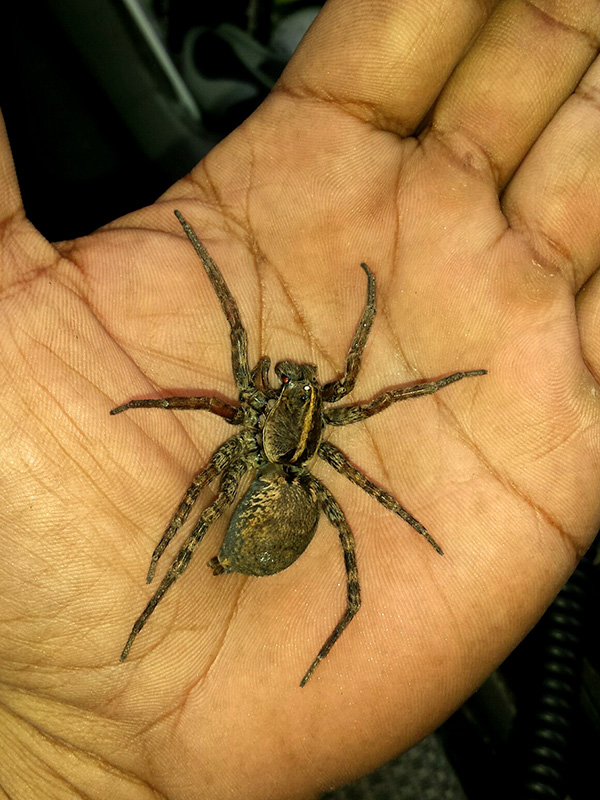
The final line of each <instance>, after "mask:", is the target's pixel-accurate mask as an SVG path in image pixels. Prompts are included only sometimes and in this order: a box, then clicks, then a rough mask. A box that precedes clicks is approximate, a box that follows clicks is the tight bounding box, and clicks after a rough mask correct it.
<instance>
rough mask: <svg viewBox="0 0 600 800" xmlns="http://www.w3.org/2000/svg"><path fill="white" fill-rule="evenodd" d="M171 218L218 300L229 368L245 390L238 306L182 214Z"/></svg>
mask: <svg viewBox="0 0 600 800" xmlns="http://www.w3.org/2000/svg"><path fill="white" fill-rule="evenodd" d="M175 216H176V217H177V219H178V220H179V222H180V223H181V227H182V228H183V230H184V231H185V235H186V236H187V237H188V239H189V240H190V242H191V243H192V246H193V248H194V250H195V251H196V253H197V254H198V256H199V257H200V260H201V261H202V264H203V266H204V269H205V270H206V274H207V275H208V279H209V281H210V282H211V284H212V287H213V289H214V290H215V293H216V295H217V297H218V298H219V302H220V304H221V308H222V309H223V313H224V314H225V317H226V319H227V322H228V323H229V327H230V328H231V365H232V369H233V377H234V380H235V383H236V386H237V387H238V389H239V390H240V391H242V390H243V389H248V388H249V387H250V386H251V385H252V384H251V376H250V367H249V365H248V335H247V334H246V330H245V328H244V326H243V325H242V320H241V317H240V310H239V308H238V305H237V303H236V302H235V299H234V298H233V295H232V294H231V292H230V291H229V287H228V286H227V284H226V283H225V278H224V277H223V276H222V275H221V270H220V269H219V268H218V266H217V265H216V264H215V262H214V261H213V260H212V258H211V257H210V256H209V254H208V251H207V250H206V248H205V247H204V245H203V244H202V242H201V241H200V239H199V238H198V237H197V236H196V233H195V232H194V230H193V229H192V227H191V226H190V225H189V223H188V222H187V221H186V219H185V218H184V216H183V214H181V212H179V211H175Z"/></svg>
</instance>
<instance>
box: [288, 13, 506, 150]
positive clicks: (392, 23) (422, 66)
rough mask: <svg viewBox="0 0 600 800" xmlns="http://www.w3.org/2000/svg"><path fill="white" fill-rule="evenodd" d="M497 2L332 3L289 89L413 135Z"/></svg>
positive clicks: (293, 70)
mask: <svg viewBox="0 0 600 800" xmlns="http://www.w3.org/2000/svg"><path fill="white" fill-rule="evenodd" d="M494 5H495V2H494V0H484V2H475V1H474V0H471V1H470V2H466V1H463V2H461V3H457V2H456V0H436V1H435V2H427V3H423V2H422V0H407V1H406V2H403V3H399V2H397V0H394V1H393V2H390V0H329V2H328V3H327V4H326V5H325V7H324V8H323V10H322V11H321V13H320V14H319V16H318V17H317V20H316V21H315V23H314V25H313V27H312V28H311V29H310V31H309V33H308V35H307V36H306V38H305V40H304V41H303V43H302V45H301V46H300V47H299V49H298V50H297V51H296V54H295V55H294V58H293V59H292V61H291V62H290V64H289V66H288V68H287V69H286V71H285V73H284V75H283V77H282V79H281V84H280V85H281V86H283V87H285V88H287V89H288V90H290V91H293V92H295V93H306V94H308V95H310V96H315V95H316V96H318V97H320V98H321V99H325V100H328V101H333V102H335V103H339V104H341V105H342V106H343V107H345V108H347V109H348V110H349V112H350V113H352V114H354V115H356V116H358V117H360V118H361V119H364V120H366V121H368V122H370V123H371V124H373V125H376V126H377V127H380V128H384V129H386V130H392V131H395V132H398V133H400V134H408V133H411V132H412V131H413V130H414V129H415V127H416V126H417V125H418V124H419V122H420V121H421V119H422V118H423V115H424V114H425V112H426V111H427V110H428V109H429V108H430V106H431V105H432V103H433V102H434V100H435V98H436V97H437V95H438V93H439V92H440V90H441V88H442V86H443V85H444V83H445V82H446V80H447V79H448V76H449V75H450V74H451V72H452V70H453V69H454V67H455V65H456V62H457V61H458V60H459V59H460V58H461V57H462V55H463V53H464V52H465V50H466V49H467V48H468V46H469V42H470V41H471V39H472V38H473V36H474V35H475V34H476V33H477V31H478V30H479V28H480V27H481V25H483V23H484V22H485V20H486V18H487V15H488V13H489V9H490V8H491V7H492V6H494Z"/></svg>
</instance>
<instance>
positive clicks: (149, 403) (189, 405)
mask: <svg viewBox="0 0 600 800" xmlns="http://www.w3.org/2000/svg"><path fill="white" fill-rule="evenodd" d="M130 408H167V409H168V408H175V409H179V410H189V409H200V410H203V411H210V413H211V414H217V416H219V417H222V418H223V419H224V420H225V421H226V422H229V424H230V425H241V424H242V423H243V421H244V412H243V411H242V409H241V408H239V407H238V406H232V405H230V404H229V403H226V402H225V401H224V400H220V399H219V398H218V397H159V398H156V399H149V398H144V399H143V400H130V401H129V402H128V403H124V404H123V405H122V406H117V407H116V408H113V409H111V411H110V413H111V414H113V415H114V414H120V413H121V412H122V411H128V410H129V409H130Z"/></svg>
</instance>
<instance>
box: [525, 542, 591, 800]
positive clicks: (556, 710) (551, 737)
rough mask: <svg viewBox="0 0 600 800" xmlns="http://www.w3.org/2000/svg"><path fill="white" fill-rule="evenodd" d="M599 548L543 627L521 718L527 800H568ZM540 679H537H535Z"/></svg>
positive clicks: (564, 591) (554, 605)
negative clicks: (593, 576) (532, 677)
mask: <svg viewBox="0 0 600 800" xmlns="http://www.w3.org/2000/svg"><path fill="white" fill-rule="evenodd" d="M591 551H595V548H594V547H592V548H590V551H588V554H587V555H586V556H585V557H584V558H583V559H582V561H581V562H580V564H579V566H578V567H577V569H576V570H575V572H574V573H573V575H572V576H571V578H570V579H569V581H568V583H567V584H566V585H565V587H564V588H563V589H562V590H561V592H560V593H559V595H558V596H557V598H556V600H555V601H554V602H553V603H552V605H551V606H550V608H549V609H548V611H547V612H546V614H545V615H544V617H543V618H542V620H541V621H540V623H539V626H538V633H539V644H538V654H539V665H538V669H535V670H534V674H535V675H536V678H535V681H534V685H532V686H531V687H530V691H531V693H530V696H529V700H528V702H527V707H528V710H527V712H526V713H525V714H524V716H523V717H522V716H521V715H518V717H517V725H518V728H519V733H518V740H519V742H520V747H519V750H520V753H519V756H520V757H519V758H518V762H520V765H521V769H520V776H519V780H518V785H519V790H520V791H519V794H518V797H520V798H523V800H540V799H541V798H544V799H545V798H548V800H550V799H551V800H563V798H564V797H565V795H566V787H567V778H568V770H569V754H570V748H571V732H572V728H573V720H574V716H575V712H576V709H577V704H578V698H579V691H580V686H581V669H582V662H583V650H584V643H585V635H586V628H587V616H588V613H587V612H588V606H589V597H590V584H591V580H590V575H591V571H592V561H593V554H592V552H591ZM536 673H537V674H536Z"/></svg>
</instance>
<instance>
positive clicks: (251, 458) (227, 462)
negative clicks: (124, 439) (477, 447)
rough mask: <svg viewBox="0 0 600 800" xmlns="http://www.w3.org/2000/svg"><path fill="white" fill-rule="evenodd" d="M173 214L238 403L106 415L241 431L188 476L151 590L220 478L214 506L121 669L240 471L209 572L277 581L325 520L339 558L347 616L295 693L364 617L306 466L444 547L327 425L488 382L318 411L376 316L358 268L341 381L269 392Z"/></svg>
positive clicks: (345, 378)
mask: <svg viewBox="0 0 600 800" xmlns="http://www.w3.org/2000/svg"><path fill="white" fill-rule="evenodd" d="M175 216H176V217H177V219H178V220H179V222H180V223H181V225H182V227H183V230H184V231H185V233H186V235H187V237H188V239H189V240H190V242H191V243H192V245H193V246H194V249H195V250H196V253H197V254H198V256H199V257H200V259H201V261H202V264H203V265H204V269H205V270H206V274H207V275H208V278H209V280H210V282H211V284H212V287H213V289H214V290H215V292H216V294H217V297H218V298H219V302H220V303H221V307H222V309H223V311H224V313H225V316H226V318H227V322H228V323H229V326H230V328H231V360H232V366H233V377H234V379H235V383H236V386H237V388H238V389H239V405H233V404H230V403H225V402H224V401H223V400H220V399H219V398H217V397H165V398H160V399H145V400H130V401H129V402H128V403H125V404H124V405H122V406H118V407H117V408H113V409H112V411H111V412H110V413H111V414H120V413H121V412H122V411H127V410H128V409H130V408H167V409H170V408H174V409H203V410H204V411H210V412H211V413H212V414H217V415H218V416H220V417H222V418H223V419H224V420H225V421H226V422H229V423H230V424H231V425H237V426H241V431H240V432H239V433H236V434H235V435H233V436H232V437H230V438H229V439H227V441H225V442H224V443H223V444H222V445H221V446H220V447H218V448H217V450H216V451H215V453H214V454H213V456H212V458H211V459H210V461H209V462H208V464H207V466H206V467H205V468H204V469H203V470H202V471H201V472H199V473H198V474H197V475H196V477H195V478H194V480H193V481H192V484H191V485H190V487H189V489H188V490H187V491H186V493H185V495H184V497H183V500H182V501H181V503H180V504H179V506H178V507H177V510H176V512H175V515H174V517H173V519H172V520H171V522H170V523H169V525H168V527H167V529H166V531H165V532H164V534H163V536H162V538H161V540H160V542H159V543H158V545H157V546H156V548H155V550H154V553H153V554H152V559H151V561H150V568H149V570H148V576H147V583H150V582H151V581H152V579H153V578H154V572H155V570H156V565H157V563H158V560H159V559H160V557H161V556H162V554H163V553H164V551H165V549H166V547H167V545H168V544H169V542H170V541H171V539H172V538H173V536H175V534H176V533H177V531H178V530H179V529H180V528H181V526H182V525H183V524H184V522H185V521H186V520H187V518H188V516H189V514H190V511H191V509H192V506H193V505H194V503H195V502H196V500H197V499H198V495H199V494H200V491H201V490H202V489H203V488H204V487H205V486H206V485H207V484H209V483H210V482H211V481H213V480H215V479H216V478H218V477H219V476H220V478H221V482H220V486H219V491H218V494H217V497H216V499H215V500H213V502H212V503H211V504H210V505H209V506H208V507H207V508H205V509H204V511H203V512H202V514H201V515H200V518H199V520H198V522H197V523H196V525H195V526H194V529H193V530H192V532H191V533H190V534H189V536H188V537H187V539H186V540H185V542H184V544H183V546H182V547H181V549H180V550H179V552H178V554H177V556H176V557H175V559H174V561H173V563H172V564H171V566H170V567H169V569H168V570H167V573H166V574H165V577H164V578H163V579H162V582H161V584H160V586H159V587H158V589H157V590H156V592H155V593H154V594H153V596H152V598H151V599H150V601H149V602H148V604H147V606H146V608H145V609H144V610H143V612H142V613H141V615H140V616H139V617H138V619H137V620H136V622H135V624H134V626H133V628H132V631H131V634H130V635H129V639H128V640H127V643H126V645H125V647H124V648H123V652H122V653H121V661H124V660H125V659H126V658H127V655H128V653H129V650H130V648H131V645H132V644H133V641H134V639H135V637H136V636H137V635H138V633H139V632H140V631H141V629H142V628H143V627H144V625H145V624H146V621H147V620H148V617H149V616H150V615H151V614H152V612H153V611H154V609H155V608H156V606H157V605H158V603H159V602H160V600H161V599H162V598H163V596H164V594H165V593H166V591H167V590H168V589H169V587H170V586H171V585H172V584H173V583H174V582H175V581H176V580H177V578H178V577H179V576H180V575H181V574H182V573H183V572H184V570H185V569H186V568H187V566H188V564H189V563H190V559H191V558H192V555H193V554H194V551H195V549H196V548H197V547H198V545H199V544H200V542H201V541H202V539H203V538H204V535H205V534H206V532H207V530H208V528H209V527H210V525H212V523H213V522H215V520H217V519H218V518H219V517H220V516H221V515H222V514H223V512H224V511H225V510H226V509H227V508H228V507H229V506H230V505H231V504H232V503H233V501H234V499H235V496H236V492H237V489H238V486H239V483H240V480H241V479H242V477H243V475H244V474H245V473H246V472H248V470H253V471H254V472H255V475H254V480H253V481H252V483H251V485H250V488H249V489H248V490H247V492H246V493H245V494H244V496H243V497H242V498H241V500H240V502H239V503H238V505H237V507H236V509H235V511H234V513H233V516H232V518H231V521H230V523H229V527H228V528H227V532H226V534H225V539H224V541H223V544H222V546H221V549H220V551H219V554H218V555H217V556H215V557H214V558H211V560H210V561H209V562H208V566H209V567H211V568H212V570H213V574H214V575H220V574H222V573H224V572H241V573H242V574H244V575H273V574H275V573H277V572H281V571H282V570H284V569H286V567H289V566H290V564H293V563H294V561H296V559H297V558H298V557H299V556H300V555H301V554H302V553H303V552H304V550H305V549H306V548H307V547H308V545H309V543H310V541H311V539H312V538H313V536H314V533H315V530H316V528H317V523H318V521H319V516H320V514H321V512H323V513H324V514H325V516H326V517H327V519H328V520H329V521H330V522H331V524H332V525H333V526H334V527H335V528H336V529H337V531H338V534H339V537H340V542H341V545H342V550H343V552H344V562H345V566H346V576H347V604H346V610H345V611H344V613H343V615H342V616H341V618H340V620H339V621H338V623H337V625H336V626H335V628H334V629H333V632H332V633H331V635H330V636H329V638H328V639H327V641H326V642H325V644H324V645H323V647H322V648H321V649H320V650H319V653H318V654H317V657H316V658H315V660H314V661H313V662H312V664H311V665H310V667H309V668H308V671H307V672H306V674H305V675H304V677H303V678H302V681H301V682H300V686H304V685H305V684H306V682H307V681H308V679H309V678H310V676H311V675H312V674H313V672H314V670H315V669H316V667H317V665H318V664H319V662H320V661H322V660H323V659H324V658H325V657H326V656H327V654H328V653H329V651H330V650H331V648H332V647H333V645H334V644H335V643H336V641H337V640H338V639H339V637H340V636H341V634H342V632H343V631H344V629H345V628H346V627H347V625H348V623H349V622H350V620H351V619H352V618H353V617H354V615H355V614H356V612H357V611H358V609H359V608H360V587H359V583H358V570H357V567H356V557H355V545H354V536H353V534H352V531H351V530H350V527H349V525H348V523H347V521H346V517H345V516H344V512H343V511H342V509H341V508H340V505H339V503H338V502H337V500H336V499H335V498H334V497H333V495H332V494H331V492H330V491H329V490H328V489H327V487H326V486H325V485H324V484H323V483H322V482H321V481H319V480H318V479H317V478H315V477H314V475H312V474H311V473H310V472H309V470H308V467H307V465H308V463H309V462H310V461H311V460H312V459H313V457H315V456H318V457H319V458H322V459H323V460H324V461H326V462H327V463H328V464H330V465H331V466H332V467H333V468H334V469H335V470H337V471H338V472H339V473H341V474H342V475H344V476H345V477H346V478H348V480H350V481H351V482H352V483H353V484H355V485H356V486H359V487H360V488H361V489H363V490H364V491H365V492H366V493H367V494H369V495H371V497H373V498H375V500H377V501H378V502H379V503H381V505H382V506H384V507H385V508H387V509H388V510H389V511H393V512H394V514H397V515H398V516H399V517H401V518H402V519H403V520H404V521H405V522H408V524H409V525H411V526H412V527H413V528H414V529H415V530H416V531H417V533H420V534H421V536H423V537H425V539H426V540H427V541H428V542H429V544H430V545H431V546H432V547H433V548H434V549H435V550H436V551H437V552H438V553H439V554H440V555H443V552H442V548H441V547H440V546H439V545H438V544H437V543H436V542H435V541H434V539H433V538H432V537H431V536H430V535H429V533H428V532H427V530H426V529H425V528H424V527H423V525H421V523H420V522H418V521H417V520H416V519H415V518H414V517H413V516H412V515H411V514H409V512H408V511H406V509H404V508H403V507H402V506H401V505H400V503H399V502H398V501H397V500H396V499H395V498H394V497H392V495H391V494H388V492H385V491H384V490H383V489H381V488H380V487H379V486H377V485H376V484H374V483H372V481H370V480H369V479H368V478H367V477H366V476H365V475H363V473H362V472H360V471H359V470H358V469H356V468H355V467H353V466H352V465H351V464H350V463H349V461H348V460H347V458H346V456H345V455H344V454H343V453H342V452H341V450H339V449H338V448H337V447H334V445H332V444H330V443H329V442H324V441H323V440H322V435H323V429H324V427H325V426H326V425H349V424H350V423H353V422H359V421H360V420H363V419H367V417H371V416H373V414H378V413H379V412H380V411H383V410H384V409H386V408H388V406H390V405H391V404H392V403H396V402H398V401H399V400H407V399H408V398H409V397H421V396H422V395H428V394H433V393H434V392H437V391H439V389H443V388H444V387H445V386H448V385H449V384H451V383H455V382H456V381H460V380H462V378H471V377H474V376H476V375H485V374H486V371H487V370H484V369H477V370H470V371H469V372H454V373H453V374H452V375H448V376H447V377H445V378H440V379H439V380H437V381H423V382H420V383H416V384H413V385H412V386H404V387H402V388H399V389H391V390H390V391H387V392H383V393H382V394H380V395H378V396H377V397H376V398H375V399H374V400H371V402H369V403H357V404H353V405H346V406H338V407H337V408H326V407H325V406H324V404H325V403H327V404H329V403H337V402H338V400H341V399H342V398H343V397H345V396H346V395H347V394H349V393H350V392H351V391H352V389H353V387H354V384H355V382H356V377H357V375H358V372H359V369H360V362H361V357H362V353H363V350H364V347H365V344H366V341H367V337H368V335H369V331H370V330H371V326H372V324H373V320H374V319H375V276H374V275H373V273H372V272H371V270H370V269H369V267H368V266H367V265H366V264H364V263H363V264H361V267H362V268H363V270H364V271H365V273H366V275H367V302H366V305H365V308H364V311H363V313H362V316H361V318H360V321H359V323H358V327H357V328H356V332H355V333H354V337H353V339H352V343H351V345H350V349H349V351H348V355H347V356H346V368H345V371H344V374H343V375H342V377H341V378H339V379H337V380H334V381H331V382H330V383H326V384H325V385H323V386H322V385H321V384H320V383H319V382H318V380H317V378H316V373H317V368H316V367H315V366H313V365H312V364H295V363H293V362H291V361H280V362H279V363H278V364H277V365H276V366H275V373H276V375H277V377H278V378H279V380H280V386H278V387H272V386H271V385H270V383H269V368H270V365H271V362H270V359H268V358H261V359H259V361H258V363H257V365H256V366H255V367H254V369H253V370H251V369H250V367H249V364H248V340H247V335H246V331H245V329H244V327H243V325H242V322H241V319H240V313H239V309H238V307H237V303H236V302H235V300H234V299H233V297H232V295H231V293H230V291H229V289H228V287H227V284H226V283H225V280H224V278H223V276H222V274H221V271H220V270H219V268H218V267H217V265H216V264H215V262H214V261H213V260H212V258H211V257H210V256H209V254H208V252H207V251H206V249H205V247H204V245H203V244H202V242H201V241H200V240H199V239H198V237H197V236H196V234H195V233H194V231H193V230H192V228H191V227H190V225H189V224H188V223H187V222H186V220H185V219H184V218H183V216H182V214H180V212H179V211H175Z"/></svg>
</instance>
